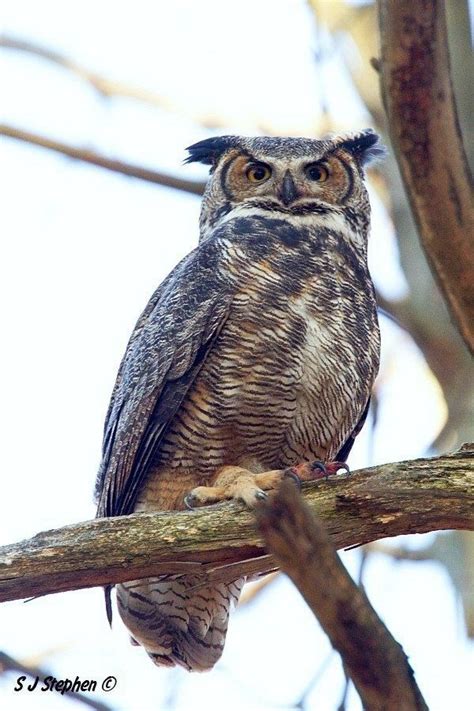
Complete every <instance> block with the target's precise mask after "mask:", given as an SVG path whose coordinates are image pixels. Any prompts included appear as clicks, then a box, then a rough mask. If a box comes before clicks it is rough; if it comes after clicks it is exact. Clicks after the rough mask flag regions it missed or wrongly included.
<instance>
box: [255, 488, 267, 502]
mask: <svg viewBox="0 0 474 711" xmlns="http://www.w3.org/2000/svg"><path fill="white" fill-rule="evenodd" d="M255 498H256V499H257V500H258V501H265V500H266V499H268V494H267V493H266V492H265V491H262V490H261V489H259V490H258V491H256V492H255Z"/></svg>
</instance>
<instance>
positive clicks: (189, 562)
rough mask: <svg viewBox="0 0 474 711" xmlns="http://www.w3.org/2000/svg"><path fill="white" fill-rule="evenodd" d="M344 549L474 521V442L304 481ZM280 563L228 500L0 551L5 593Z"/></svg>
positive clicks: (69, 531)
mask: <svg viewBox="0 0 474 711" xmlns="http://www.w3.org/2000/svg"><path fill="white" fill-rule="evenodd" d="M303 491H304V496H305V500H306V501H307V502H308V503H309V505H310V506H311V507H312V509H313V510H314V511H315V512H317V513H318V515H319V516H320V517H321V518H322V519H323V520H324V522H325V523H326V525H327V527H328V530H329V533H330V535H331V536H332V538H333V541H334V544H335V545H336V546H338V547H347V546H351V547H354V546H358V545H362V544H363V543H367V542H369V541H372V540H376V539H378V538H384V537H386V536H394V535H398V534H403V533H416V532H418V533H421V532H426V531H432V530H439V529H446V528H449V529H453V528H458V529H474V506H473V497H474V450H473V449H472V448H471V449H465V450H462V451H459V452H457V453H455V454H452V455H446V456H443V457H434V458H432V459H418V460H412V461H407V462H397V463H394V464H385V465H382V466H378V467H372V468H370V469H362V470H359V471H358V472H354V473H353V474H352V475H351V476H350V477H344V476H342V477H334V478H333V479H329V481H328V482H325V481H323V482H319V483H316V484H309V485H307V486H304V488H303ZM276 568H277V563H276V561H275V560H274V559H273V557H272V556H270V555H268V554H266V552H265V548H264V543H263V541H262V539H261V537H260V536H259V535H258V533H257V531H256V530H255V523H254V518H253V515H252V513H251V512H249V511H248V510H246V509H245V508H244V507H242V506H239V505H237V504H232V503H228V504H220V505H217V506H210V507H207V508H203V509H200V510H196V511H193V512H179V511H172V512H165V513H156V514H133V515H131V516H119V517H116V518H109V519H97V520H95V521H88V522H86V523H78V524H74V525H72V526H67V527H66V528H62V529H58V530H56V531H46V532H43V533H39V534H38V535H36V536H35V537H34V538H32V539H30V540H27V541H23V542H21V543H17V544H13V545H10V546H5V547H3V548H1V549H0V601H5V600H14V599H19V598H24V597H29V596H33V595H44V594H48V593H52V592H60V591H63V590H73V589H78V588H84V587H93V586H97V585H104V584H106V583H117V582H121V581H124V580H132V579H136V578H143V577H147V576H149V575H159V574H185V573H189V572H191V573H193V574H199V575H200V576H201V577H202V581H203V585H205V584H209V583H211V582H216V581H231V580H235V579H236V578H239V577H240V576H242V575H255V574H257V573H267V572H270V571H272V570H275V569H276Z"/></svg>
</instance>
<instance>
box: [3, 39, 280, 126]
mask: <svg viewBox="0 0 474 711" xmlns="http://www.w3.org/2000/svg"><path fill="white" fill-rule="evenodd" d="M0 47H2V48H4V49H11V50H15V51H19V52H25V53H27V54H31V55H33V56H35V57H39V58H41V59H44V60H46V61H48V62H52V63H53V64H56V65H58V66H60V67H62V68H63V69H66V70H67V71H69V72H72V73H73V74H75V75H76V76H78V77H80V78H81V79H82V80H83V81H86V82H87V83H88V84H90V85H91V86H92V87H93V88H94V89H95V90H96V91H97V92H98V93H99V94H100V95H101V96H103V97H106V98H116V97H119V98H124V99H132V100H134V101H139V102H141V103H144V104H148V105H149V106H152V107H155V108H157V109H161V110H163V111H167V112H169V113H174V114H177V115H180V116H185V117H186V118H187V119H189V120H191V121H193V122H195V123H197V124H199V125H200V126H202V127H204V128H208V129H213V130H219V129H220V130H222V128H225V127H226V126H230V125H232V124H233V123H234V122H235V121H234V117H233V116H232V115H231V114H230V113H229V115H218V114H217V113H215V112H214V111H208V112H202V111H195V110H192V109H190V107H189V102H187V103H186V102H179V101H176V100H174V99H171V98H170V97H167V96H163V95H161V94H158V93H157V92H155V91H149V90H148V89H145V88H143V87H140V86H136V85H135V84H130V83H128V82H124V81H121V80H117V79H111V78H109V77H105V76H103V75H102V74H98V73H97V72H94V71H92V70H90V69H88V68H87V67H86V66H84V65H83V64H81V63H80V62H77V61H75V60H74V59H72V58H71V57H67V56H66V55H64V54H62V53H61V52H57V51H56V50H54V49H50V48H49V47H45V46H44V45H40V44H37V43H36V42H31V41H29V40H23V39H20V38H18V37H11V36H9V35H6V34H3V35H0ZM247 129H248V130H249V131H256V132H257V133H258V132H263V133H270V134H271V133H272V132H273V130H272V127H271V126H269V125H268V123H267V122H265V121H263V120H262V121H258V120H257V121H249V125H248V126H247Z"/></svg>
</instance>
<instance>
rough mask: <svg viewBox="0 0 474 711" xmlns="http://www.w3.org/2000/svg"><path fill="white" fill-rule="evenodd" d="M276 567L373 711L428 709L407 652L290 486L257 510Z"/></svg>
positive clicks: (282, 489)
mask: <svg viewBox="0 0 474 711" xmlns="http://www.w3.org/2000/svg"><path fill="white" fill-rule="evenodd" d="M257 521H258V526H259V530H260V532H261V533H262V535H263V537H264V540H265V542H266V545H267V549H268V550H270V551H271V552H272V553H273V555H274V557H275V559H276V561H277V563H278V564H279V565H280V567H281V569H282V570H283V572H285V573H286V574H287V575H288V576H289V577H290V578H291V579H292V580H293V582H294V583H295V585H296V586H297V588H298V590H299V591H300V593H301V594H302V596H303V597H304V599H305V600H306V602H307V603H308V605H309V607H310V608H311V610H312V611H313V612H314V614H315V616H316V617H317V618H318V620H319V622H320V624H321V626H322V628H323V629H324V631H325V632H326V634H327V635H328V637H329V639H330V640H331V643H332V645H333V647H334V648H335V649H336V650H337V651H338V652H339V653H340V655H341V657H342V660H343V663H344V668H345V670H346V672H347V673H348V675H349V676H350V678H351V679H352V681H353V683H354V686H355V687H356V689H357V691H358V692H359V695H360V698H361V701H362V703H363V705H364V708H365V709H367V710H368V711H418V710H420V711H421V710H427V708H428V707H427V706H426V703H425V702H424V700H423V697H422V695H421V692H420V690H419V689H418V687H417V685H416V682H415V678H414V674H413V670H412V669H411V667H410V665H409V663H408V659H407V657H406V655H405V653H404V651H403V649H402V647H401V646H400V645H399V644H398V643H397V642H396V640H395V639H394V638H393V637H392V635H391V634H390V632H389V631H388V629H387V628H386V627H385V625H384V624H383V622H382V621H381V620H380V618H379V617H378V615H377V613H376V612H375V610H374V609H373V607H372V606H371V604H370V602H369V600H368V598H367V596H366V594H365V592H364V591H363V590H362V589H361V588H359V587H358V586H357V585H356V584H355V582H354V581H353V580H352V578H351V576H350V575H349V573H348V572H347V570H346V569H345V567H344V566H343V564H342V563H341V561H340V559H339V557H338V555H337V553H336V549H335V548H334V546H333V544H332V543H331V540H330V538H329V536H328V533H327V530H326V528H325V526H324V525H323V524H322V523H321V521H320V520H319V517H317V516H314V515H313V514H312V512H311V509H310V508H309V506H307V505H306V504H305V503H304V501H303V500H302V498H301V497H300V496H299V495H298V492H297V491H296V489H295V487H294V486H292V485H291V483H290V482H284V483H283V485H282V486H281V488H280V490H279V491H278V492H277V493H276V494H275V495H274V496H273V497H271V498H270V499H269V500H268V501H267V502H265V503H264V504H262V505H260V506H259V508H258V509H257Z"/></svg>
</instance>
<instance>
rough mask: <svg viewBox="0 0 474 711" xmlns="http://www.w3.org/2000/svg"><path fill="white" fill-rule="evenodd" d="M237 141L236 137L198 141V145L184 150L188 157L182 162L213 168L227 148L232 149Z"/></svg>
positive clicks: (217, 137) (195, 144)
mask: <svg viewBox="0 0 474 711" xmlns="http://www.w3.org/2000/svg"><path fill="white" fill-rule="evenodd" d="M237 140H238V139H237V136H216V137H215V138H206V139H204V141H199V143H194V144H193V145H192V146H188V147H187V148H186V150H187V151H188V153H189V156H188V157H187V158H186V159H185V161H184V162H185V163H204V165H211V166H212V167H215V166H216V164H217V161H218V160H219V158H220V157H221V155H222V154H223V153H225V152H226V151H228V150H229V148H233V146H235V145H236V143H237Z"/></svg>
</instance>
